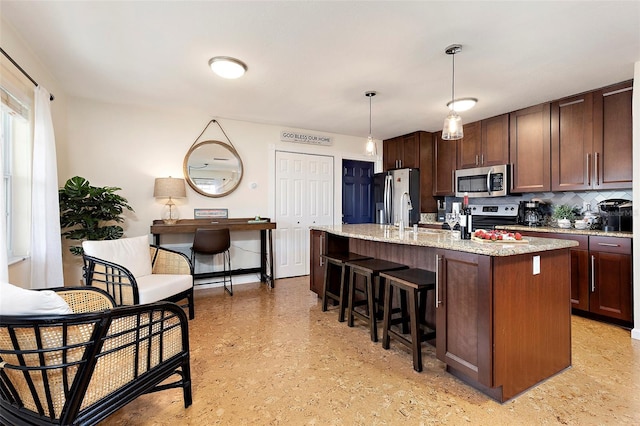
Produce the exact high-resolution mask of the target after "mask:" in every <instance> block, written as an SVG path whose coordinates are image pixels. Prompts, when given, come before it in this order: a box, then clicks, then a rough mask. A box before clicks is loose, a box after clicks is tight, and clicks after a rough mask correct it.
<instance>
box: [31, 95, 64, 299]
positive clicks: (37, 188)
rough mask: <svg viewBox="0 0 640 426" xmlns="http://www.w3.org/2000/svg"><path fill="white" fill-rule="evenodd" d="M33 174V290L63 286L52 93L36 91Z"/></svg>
mask: <svg viewBox="0 0 640 426" xmlns="http://www.w3.org/2000/svg"><path fill="white" fill-rule="evenodd" d="M34 119H35V122H34V133H33V169H32V170H33V172H32V179H31V182H32V183H31V185H32V188H31V191H32V192H31V194H32V195H31V288H48V287H60V286H63V285H64V279H63V276H62V240H61V237H60V206H59V204H58V169H57V165H56V141H55V136H54V134H53V121H52V120H51V101H50V94H49V92H48V91H47V90H46V89H44V88H43V87H42V86H38V87H36V88H35V116H34Z"/></svg>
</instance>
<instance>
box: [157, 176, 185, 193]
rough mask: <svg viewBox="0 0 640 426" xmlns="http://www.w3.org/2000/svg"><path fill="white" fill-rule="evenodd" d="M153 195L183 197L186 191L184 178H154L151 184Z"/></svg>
mask: <svg viewBox="0 0 640 426" xmlns="http://www.w3.org/2000/svg"><path fill="white" fill-rule="evenodd" d="M153 196H154V197H155V198H185V197H186V196H187V191H186V188H185V185H184V179H179V178H172V177H168V178H156V182H155V184H154V185H153Z"/></svg>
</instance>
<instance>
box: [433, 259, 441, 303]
mask: <svg viewBox="0 0 640 426" xmlns="http://www.w3.org/2000/svg"><path fill="white" fill-rule="evenodd" d="M439 283H440V256H438V255H437V254H436V297H434V299H435V301H436V309H437V308H438V307H439V306H440V304H441V303H442V301H441V300H440V287H439V286H438V284H439Z"/></svg>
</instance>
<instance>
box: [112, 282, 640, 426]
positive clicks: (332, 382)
mask: <svg viewBox="0 0 640 426" xmlns="http://www.w3.org/2000/svg"><path fill="white" fill-rule="evenodd" d="M189 332H190V341H191V362H192V364H191V374H192V380H193V405H192V406H191V407H189V408H187V409H184V407H183V401H182V392H181V391H179V390H173V389H172V390H168V391H163V392H159V393H154V394H150V395H144V396H142V397H140V398H138V399H137V400H135V401H134V402H132V403H131V404H129V405H127V406H126V407H124V408H122V409H121V410H119V411H118V412H116V413H115V414H113V415H112V416H110V417H109V418H108V419H106V420H105V421H104V422H103V423H102V424H103V425H173V426H176V425H396V424H403V425H429V424H436V425H439V424H443V425H458V424H474V425H475V424H478V425H489V424H491V425H546V424H566V425H603V424H611V425H620V424H635V425H639V424H640V341H636V340H632V339H631V338H630V333H629V331H627V330H625V329H622V328H618V327H614V326H609V325H606V324H602V323H598V322H595V321H590V320H587V319H584V318H580V317H575V316H574V317H573V319H572V348H573V349H572V352H573V366H572V368H570V369H568V370H566V371H564V372H562V373H560V374H558V375H556V376H554V377H552V378H550V379H549V380H547V381H545V382H543V383H541V384H540V385H538V386H537V387H535V388H533V389H531V390H529V391H527V392H525V393H524V394H522V395H520V396H519V397H517V398H515V399H512V400H511V401H508V402H507V403H505V404H499V403H497V402H495V401H493V400H491V399H490V398H489V397H487V396H485V395H484V394H482V393H480V392H478V391H476V390H474V389H473V388H471V387H469V386H467V385H466V384H464V383H462V382H460V381H459V380H457V379H456V378H454V377H453V376H451V375H449V374H448V373H446V372H445V371H444V364H442V363H441V362H440V361H438V360H437V359H436V358H435V351H434V348H433V347H431V346H429V345H426V347H425V348H424V349H423V363H424V370H423V372H422V373H416V372H415V371H413V368H412V361H411V354H410V352H408V350H407V349H405V348H404V347H401V346H399V345H398V344H394V343H393V341H392V344H391V349H390V350H384V349H382V347H381V346H380V344H379V343H373V342H371V341H370V340H369V336H368V330H367V329H366V328H365V327H364V325H363V324H362V323H360V325H356V327H354V328H349V327H347V326H346V323H339V322H338V321H337V312H336V311H329V312H322V310H321V304H320V301H319V299H317V298H316V295H315V294H313V293H311V292H310V291H309V285H308V277H299V278H290V279H284V280H278V281H277V282H276V287H275V289H273V290H270V289H268V288H267V287H266V286H264V285H262V284H258V283H256V284H245V285H242V286H240V285H237V286H235V287H234V296H233V297H230V296H229V295H227V294H224V293H223V291H222V290H221V289H219V288H215V289H206V290H205V289H202V290H197V291H196V318H195V320H193V321H191V322H190V330H189Z"/></svg>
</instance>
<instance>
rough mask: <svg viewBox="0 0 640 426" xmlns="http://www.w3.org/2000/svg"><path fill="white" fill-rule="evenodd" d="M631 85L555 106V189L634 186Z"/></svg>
mask: <svg viewBox="0 0 640 426" xmlns="http://www.w3.org/2000/svg"><path fill="white" fill-rule="evenodd" d="M631 103H632V84H631V82H625V83H620V84H618V85H614V86H610V87H607V88H603V89H600V90H596V91H593V92H589V93H585V94H582V95H578V96H573V97H570V98H566V99H562V100H559V101H556V102H553V103H552V104H551V190H552V191H576V190H589V189H616V188H630V187H631V181H632V173H633V166H632V155H631V152H632V151H631V146H632V136H631V135H632V131H631V128H632V120H631Z"/></svg>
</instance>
